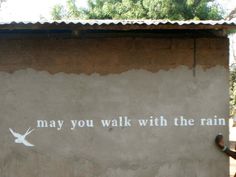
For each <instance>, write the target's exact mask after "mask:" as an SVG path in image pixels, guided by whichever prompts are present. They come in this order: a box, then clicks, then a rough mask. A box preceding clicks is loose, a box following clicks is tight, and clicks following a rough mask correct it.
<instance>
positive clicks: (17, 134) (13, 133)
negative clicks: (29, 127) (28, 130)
mask: <svg viewBox="0 0 236 177" xmlns="http://www.w3.org/2000/svg"><path fill="white" fill-rule="evenodd" d="M9 130H10V132H11V133H12V135H13V136H14V137H16V138H20V137H22V135H21V134H19V133H16V132H14V131H13V130H12V129H11V128H9Z"/></svg>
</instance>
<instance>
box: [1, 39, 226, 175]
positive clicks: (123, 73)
mask: <svg viewBox="0 0 236 177" xmlns="http://www.w3.org/2000/svg"><path fill="white" fill-rule="evenodd" d="M104 40H105V39H104ZM112 40H114V39H111V40H107V41H106V40H105V41H103V42H105V43H106V46H107V49H106V51H107V53H104V51H105V44H103V43H99V45H96V43H95V44H93V43H94V42H91V41H90V43H91V44H93V46H92V47H95V46H97V48H100V50H97V53H96V52H94V51H93V50H91V51H87V50H85V51H83V50H82V49H81V46H82V45H81V46H79V43H78V49H79V50H80V51H81V53H79V52H78V51H77V50H76V47H75V46H76V45H77V42H78V41H73V40H72V41H67V44H68V43H70V44H71V45H72V44H73V46H74V47H71V48H67V47H65V46H66V45H65V46H64V45H62V43H61V42H58V43H57V44H56V45H49V44H50V40H49V41H47V42H46V41H40V40H38V41H27V40H24V41H19V40H12V41H4V40H2V41H1V42H0V43H1V45H0V48H1V51H0V53H1V55H0V68H1V72H0V83H1V85H0V136H1V138H0V149H1V153H0V176H1V177H32V176H34V177H227V176H228V175H229V172H228V171H229V170H228V166H229V164H228V158H227V157H226V156H224V154H222V153H221V152H219V150H218V149H216V147H215V145H214V143H213V139H214V137H215V135H216V134H217V133H219V132H221V133H223V134H224V135H225V136H226V137H227V136H228V127H227V126H199V125H195V126H192V127H175V126H173V125H172V124H169V125H168V126H167V127H146V128H140V127H138V126H135V125H134V126H132V127H129V128H112V129H109V128H102V127H100V126H97V125H95V127H94V128H77V129H75V130H73V131H72V130H70V124H69V120H70V119H93V120H95V121H97V122H99V120H101V119H110V118H114V117H117V116H119V115H126V116H129V117H131V118H132V119H133V120H136V119H138V118H140V117H141V118H142V117H148V116H150V115H156V116H160V115H164V116H165V117H166V118H167V119H168V121H169V122H171V121H172V120H173V117H176V116H180V115H183V116H185V117H186V118H194V119H195V120H196V121H197V120H199V119H200V118H201V117H213V116H214V115H217V116H219V117H228V106H229V105H228V103H229V96H228V88H229V86H228V69H227V68H226V65H227V62H228V58H227V57H228V53H227V41H226V40H225V39H224V40H223V42H222V40H221V39H209V40H207V39H198V42H197V46H198V45H199V46H198V47H197V48H198V49H199V50H198V52H197V59H198V60H197V63H196V67H195V75H194V74H193V70H192V64H193V56H192V54H193V46H192V39H185V40H179V44H180V45H175V46H176V47H177V49H175V50H173V45H172V47H171V48H170V47H168V49H165V50H169V51H171V50H173V51H176V52H177V53H171V52H169V53H166V52H163V54H162V55H163V56H162V57H163V60H161V57H155V55H157V56H159V53H160V52H157V51H156V48H155V47H157V48H159V49H158V51H162V48H163V47H165V45H158V44H159V43H157V44H156V45H154V44H153V42H148V41H146V42H145V44H146V45H148V46H149V47H145V46H146V45H144V44H142V45H143V46H139V49H140V50H138V51H137V46H138V44H139V45H141V42H139V43H137V39H136V41H135V42H133V39H126V40H131V43H133V44H134V45H133V46H131V48H132V47H133V48H132V49H130V50H131V51H132V50H134V49H135V51H136V52H134V53H132V52H131V53H129V52H128V53H127V51H123V53H122V46H123V45H124V46H125V45H126V42H125V41H123V43H122V41H121V43H117V44H116V45H118V49H119V50H118V49H117V46H116V47H115V46H114V45H113V46H112V45H108V44H109V42H111V41H112ZM116 40H118V39H116ZM119 40H124V39H119ZM146 40H147V39H146ZM148 40H149V41H150V40H151V39H148ZM156 40H163V39H156ZM168 41H172V42H171V43H172V44H173V43H176V41H178V40H177V39H176V40H173V39H168V40H166V41H164V40H163V43H166V42H167V43H168ZM181 41H182V44H181ZM204 41H205V42H204ZM219 41H220V42H219ZM225 41H226V42H225ZM87 42H88V41H87ZM201 42H202V43H204V46H205V47H206V48H208V50H206V49H205V48H204V47H202V45H203V44H202V45H200V44H201ZM54 43H55V41H54ZM84 43H85V46H86V44H87V43H86V41H85V42H84ZM88 43H89V42H88ZM2 44H5V45H2ZM31 44H35V45H31ZM36 44H37V45H36ZM177 44H178V42H177ZM207 44H208V45H207ZM103 45H104V47H103V48H101V47H102V46H103ZM57 46H61V47H62V48H60V47H59V48H55V47H57ZM167 46H168V45H167ZM9 47H10V48H11V49H12V51H10V49H9ZM83 47H84V46H83ZM111 48H113V50H111ZM160 48H161V49H160ZM181 48H182V49H181ZM26 49H28V50H26ZM124 49H125V47H124ZM141 49H143V50H141ZM65 50H66V51H65ZM116 50H117V51H119V52H121V54H122V56H120V55H118V53H119V52H117V51H116ZM149 50H152V51H153V54H152V55H151V54H150V53H149ZM178 50H181V52H180V51H179V53H178ZM182 50H183V51H182ZM99 51H100V52H99ZM128 51H129V50H128ZM173 51H172V52H173ZM200 51H202V52H200ZM71 52H72V53H71ZM110 52H111V53H110ZM112 52H114V55H113V54H112ZM145 52H146V53H145ZM66 53H67V54H68V55H66ZM130 54H135V55H136V56H138V58H136V57H135V56H132V55H130ZM80 55H83V57H85V58H84V60H83V57H82V56H80ZM91 55H92V57H91ZM76 56H77V57H76ZM112 56H113V57H112ZM164 56H165V57H166V58H165V57H164ZM86 57H87V58H86ZM129 57H130V58H131V61H130V60H128V58H129ZM145 57H146V58H145ZM76 58H77V60H76ZM109 58H111V60H108V59H109ZM122 58H124V59H123V60H122ZM85 59H86V60H85ZM96 59H97V60H96ZM102 59H104V63H103V62H102ZM175 59H176V60H175ZM80 61H83V62H82V63H81V64H82V66H81V65H79V62H80ZM115 61H117V63H116V62H115ZM109 62H112V63H110V64H109ZM113 62H114V63H113ZM122 62H123V63H122ZM125 62H126V63H125ZM86 63H87V65H86ZM89 63H90V65H89ZM83 64H84V65H83ZM103 64H104V65H103ZM102 66H103V67H102ZM38 119H46V120H58V119H60V120H65V121H66V123H65V125H64V127H63V128H62V130H60V131H58V130H56V129H54V128H36V121H37V120H38ZM9 127H11V128H12V129H14V130H15V131H17V132H19V133H23V132H25V131H26V129H27V128H28V127H33V128H36V130H35V131H34V132H32V134H30V135H29V136H28V137H27V139H28V140H29V141H30V142H31V143H33V144H35V147H33V148H28V147H25V146H23V145H22V144H15V143H14V138H13V136H12V135H11V133H10V131H9V130H8V128H9Z"/></svg>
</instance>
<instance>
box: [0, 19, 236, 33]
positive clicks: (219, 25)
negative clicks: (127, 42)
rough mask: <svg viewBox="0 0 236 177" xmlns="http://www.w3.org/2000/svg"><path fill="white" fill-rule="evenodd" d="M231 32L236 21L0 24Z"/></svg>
mask: <svg viewBox="0 0 236 177" xmlns="http://www.w3.org/2000/svg"><path fill="white" fill-rule="evenodd" d="M18 29H19V30H25V29H26V30H27V29H30V30H44V29H45V30H51V29H62V30H65V29H69V30H122V31H126V30H233V29H236V21H225V20H220V21H212V20H206V21H169V20H74V21H41V22H38V21H37V22H0V30H18Z"/></svg>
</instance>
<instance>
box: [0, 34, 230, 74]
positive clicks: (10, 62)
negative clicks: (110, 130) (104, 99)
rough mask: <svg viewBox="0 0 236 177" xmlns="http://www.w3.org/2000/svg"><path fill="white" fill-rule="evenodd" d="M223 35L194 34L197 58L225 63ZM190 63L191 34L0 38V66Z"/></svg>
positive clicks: (153, 67) (117, 68)
mask: <svg viewBox="0 0 236 177" xmlns="http://www.w3.org/2000/svg"><path fill="white" fill-rule="evenodd" d="M227 57H228V39H227V38H197V39H196V64H199V65H202V66H203V67H205V68H209V67H212V66H216V65H223V66H225V67H228V59H227ZM193 64H194V40H193V39H190V38H91V39H86V38H85V39H51V38H48V39H15V40H14V39H13V40H7V39H1V40H0V70H1V71H15V70H17V69H26V68H33V69H36V70H43V71H45V70H46V71H49V72H50V73H57V72H66V73H86V74H91V73H94V72H96V73H100V74H109V73H121V72H124V71H128V70H130V69H145V70H148V71H151V72H157V71H158V70H160V69H165V70H168V69H170V68H175V67H176V66H179V65H185V66H188V67H190V68H191V67H192V66H193Z"/></svg>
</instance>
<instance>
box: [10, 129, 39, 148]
mask: <svg viewBox="0 0 236 177" xmlns="http://www.w3.org/2000/svg"><path fill="white" fill-rule="evenodd" d="M9 130H10V132H11V133H12V135H13V136H14V137H15V138H16V139H15V143H22V144H24V145H25V146H34V145H33V144H31V143H29V142H28V141H27V140H26V139H25V138H26V136H27V135H29V134H30V133H31V132H32V131H34V129H32V130H30V128H29V129H28V130H27V131H26V132H25V134H24V135H21V134H19V133H16V132H14V131H13V130H12V129H11V128H9Z"/></svg>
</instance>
